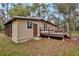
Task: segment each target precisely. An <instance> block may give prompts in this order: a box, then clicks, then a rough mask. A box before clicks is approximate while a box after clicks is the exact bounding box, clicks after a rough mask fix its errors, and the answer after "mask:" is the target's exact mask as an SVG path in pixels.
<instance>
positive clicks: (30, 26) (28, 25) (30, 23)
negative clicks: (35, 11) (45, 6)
mask: <svg viewBox="0 0 79 59" xmlns="http://www.w3.org/2000/svg"><path fill="white" fill-rule="evenodd" d="M32 27H33V26H32V22H30V21H27V29H32Z"/></svg>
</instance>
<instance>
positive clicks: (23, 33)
mask: <svg viewBox="0 0 79 59" xmlns="http://www.w3.org/2000/svg"><path fill="white" fill-rule="evenodd" d="M31 37H33V30H32V29H27V20H18V40H19V41H20V40H24V39H27V38H31Z"/></svg>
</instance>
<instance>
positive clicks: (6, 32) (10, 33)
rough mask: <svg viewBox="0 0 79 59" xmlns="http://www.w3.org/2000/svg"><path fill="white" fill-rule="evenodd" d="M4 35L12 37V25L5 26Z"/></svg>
mask: <svg viewBox="0 0 79 59" xmlns="http://www.w3.org/2000/svg"><path fill="white" fill-rule="evenodd" d="M5 34H6V35H7V36H10V37H12V23H9V24H8V25H6V26H5Z"/></svg>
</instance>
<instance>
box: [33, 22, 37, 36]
mask: <svg viewBox="0 0 79 59" xmlns="http://www.w3.org/2000/svg"><path fill="white" fill-rule="evenodd" d="M37 27H38V26H37V24H35V23H34V24H33V37H36V36H37V35H38V30H37Z"/></svg>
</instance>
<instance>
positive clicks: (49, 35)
mask: <svg viewBox="0 0 79 59" xmlns="http://www.w3.org/2000/svg"><path fill="white" fill-rule="evenodd" d="M48 32H49V35H48V39H50V27H49V29H48Z"/></svg>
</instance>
